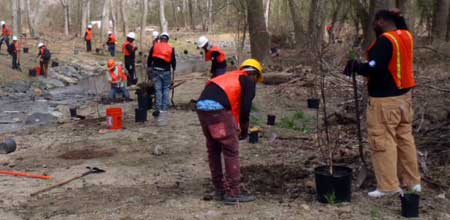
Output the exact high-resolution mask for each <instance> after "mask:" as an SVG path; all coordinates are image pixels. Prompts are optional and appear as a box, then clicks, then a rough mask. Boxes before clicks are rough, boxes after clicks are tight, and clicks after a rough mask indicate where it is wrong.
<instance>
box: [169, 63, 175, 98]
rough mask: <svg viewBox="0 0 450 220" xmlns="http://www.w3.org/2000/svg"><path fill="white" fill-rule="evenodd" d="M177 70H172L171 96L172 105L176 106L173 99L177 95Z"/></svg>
mask: <svg viewBox="0 0 450 220" xmlns="http://www.w3.org/2000/svg"><path fill="white" fill-rule="evenodd" d="M174 83H175V70H172V85H171V87H172V96H171V97H170V102H171V103H172V106H175V102H174V101H173V97H174V96H175V86H174Z"/></svg>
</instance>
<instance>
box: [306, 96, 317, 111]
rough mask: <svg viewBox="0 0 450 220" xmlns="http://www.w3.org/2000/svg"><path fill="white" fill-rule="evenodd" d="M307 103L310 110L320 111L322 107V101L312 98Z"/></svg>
mask: <svg viewBox="0 0 450 220" xmlns="http://www.w3.org/2000/svg"><path fill="white" fill-rule="evenodd" d="M306 101H307V102H308V108H312V109H318V108H319V106H320V99H315V98H311V99H307V100H306Z"/></svg>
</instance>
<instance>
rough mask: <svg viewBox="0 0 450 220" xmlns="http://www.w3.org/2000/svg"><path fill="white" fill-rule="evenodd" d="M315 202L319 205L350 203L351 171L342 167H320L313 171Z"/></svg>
mask: <svg viewBox="0 0 450 220" xmlns="http://www.w3.org/2000/svg"><path fill="white" fill-rule="evenodd" d="M314 175H315V180H316V191H317V200H318V201H319V202H321V203H340V202H351V199H352V169H350V168H348V167H343V166H333V175H331V174H330V166H320V167H316V168H315V169H314Z"/></svg>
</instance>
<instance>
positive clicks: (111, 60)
mask: <svg viewBox="0 0 450 220" xmlns="http://www.w3.org/2000/svg"><path fill="white" fill-rule="evenodd" d="M115 67H116V61H114V60H113V59H109V60H108V69H110V70H111V69H114V68H115Z"/></svg>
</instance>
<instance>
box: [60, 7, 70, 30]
mask: <svg viewBox="0 0 450 220" xmlns="http://www.w3.org/2000/svg"><path fill="white" fill-rule="evenodd" d="M59 2H60V3H61V6H62V8H63V10H64V34H65V35H66V36H69V4H68V2H67V1H66V0H59Z"/></svg>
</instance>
